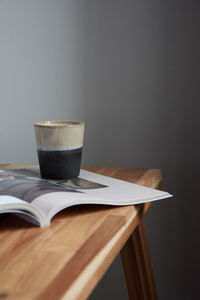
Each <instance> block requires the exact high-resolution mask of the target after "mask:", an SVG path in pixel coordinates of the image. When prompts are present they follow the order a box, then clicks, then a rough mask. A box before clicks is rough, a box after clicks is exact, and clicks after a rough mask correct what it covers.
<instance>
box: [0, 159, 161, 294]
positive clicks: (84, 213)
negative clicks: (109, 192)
mask: <svg viewBox="0 0 200 300" xmlns="http://www.w3.org/2000/svg"><path fill="white" fill-rule="evenodd" d="M0 167H6V168H16V167H19V168H21V167H24V165H0ZM84 169H87V170H89V171H93V172H96V173H99V174H103V175H107V176H111V177H114V178H118V179H122V180H127V181H130V182H134V183H138V184H141V185H145V186H148V187H152V188H159V187H160V186H161V179H162V178H161V177H162V176H161V172H160V170H157V169H124V168H84ZM149 206H150V203H147V204H145V205H143V204H140V205H136V206H133V205H132V206H124V207H111V206H96V205H94V206H93V205H87V206H76V207H72V208H68V209H66V210H64V211H62V212H61V213H59V214H58V215H57V216H55V217H54V219H53V220H52V224H51V226H50V227H47V228H42V229H41V228H37V227H34V226H33V225H30V224H29V223H27V222H25V221H23V220H22V219H20V218H17V217H15V216H8V217H6V218H4V219H3V220H1V221H0V299H15V300H18V299H20V300H29V299H37V300H46V299H48V300H51V299H52V300H56V299H69V300H73V299H80V300H83V299H86V298H87V297H88V296H89V295H90V293H91V292H92V290H93V289H94V288H95V286H96V285H97V283H98V282H99V280H100V279H101V278H102V276H103V274H104V273H105V272H106V270H107V269H108V267H109V266H110V264H111V263H112V261H113V260H114V259H115V257H116V256H117V254H118V253H119V252H120V251H121V252H120V253H121V258H122V262H123V268H124V272H125V277H126V282H127V287H128V293H129V297H130V299H138V300H142V299H146V300H147V299H148V300H151V299H157V296H156V289H155V283H154V277H153V272H152V266H151V260H150V255H149V250H148V245H147V240H146V235H145V228H144V223H143V215H144V213H145V212H146V211H147V209H148V208H149Z"/></svg>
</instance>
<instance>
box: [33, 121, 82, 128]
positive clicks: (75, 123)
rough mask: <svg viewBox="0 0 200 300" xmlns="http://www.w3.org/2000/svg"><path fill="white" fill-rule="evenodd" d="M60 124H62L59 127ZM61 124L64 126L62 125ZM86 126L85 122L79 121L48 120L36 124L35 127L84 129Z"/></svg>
mask: <svg viewBox="0 0 200 300" xmlns="http://www.w3.org/2000/svg"><path fill="white" fill-rule="evenodd" d="M58 123H60V124H59V125H58ZM61 123H63V124H62V125H61ZM56 124H57V125H56ZM84 125H85V123H84V122H83V121H78V120H48V121H39V122H35V123H34V126H35V127H43V128H65V127H82V126H84Z"/></svg>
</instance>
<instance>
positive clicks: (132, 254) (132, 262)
mask: <svg viewBox="0 0 200 300" xmlns="http://www.w3.org/2000/svg"><path fill="white" fill-rule="evenodd" d="M121 258H122V264H123V268H124V272H125V277H126V283H127V288H128V294H129V298H130V299H131V300H156V299H157V293H156V287H155V281H154V276H153V270H152V265H151V258H150V253H149V249H148V243H147V238H146V232H145V227H144V221H143V217H142V218H141V221H140V223H139V224H138V226H137V227H136V229H135V231H134V233H133V234H132V235H131V236H130V238H129V239H128V240H127V242H126V244H125V245H124V247H123V248H122V250H121Z"/></svg>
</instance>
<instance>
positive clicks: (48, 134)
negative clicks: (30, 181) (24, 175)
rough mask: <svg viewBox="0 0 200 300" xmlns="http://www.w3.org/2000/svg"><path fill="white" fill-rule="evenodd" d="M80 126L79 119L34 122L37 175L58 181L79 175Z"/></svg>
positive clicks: (82, 134) (82, 123) (81, 146)
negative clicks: (37, 161) (38, 171)
mask: <svg viewBox="0 0 200 300" xmlns="http://www.w3.org/2000/svg"><path fill="white" fill-rule="evenodd" d="M84 127H85V124H84V122H81V121H43V122H37V123H35V124H34V128H35V137H36V143H37V154H38V160H39V166H40V173H41V177H43V178H46V179H55V180H61V179H69V178H75V177H78V176H79V173H80V166H81V157H82V150H83V136H84Z"/></svg>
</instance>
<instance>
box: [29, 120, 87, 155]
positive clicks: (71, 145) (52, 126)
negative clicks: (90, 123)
mask: <svg viewBox="0 0 200 300" xmlns="http://www.w3.org/2000/svg"><path fill="white" fill-rule="evenodd" d="M34 128H35V137H36V144H37V147H38V149H40V150H42V149H43V150H47V149H49V150H51V149H52V150H57V149H62V150H63V149H76V148H79V147H82V145H83V136H84V128H85V123H84V122H82V121H60V120H58V121H41V122H37V123H35V124H34Z"/></svg>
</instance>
